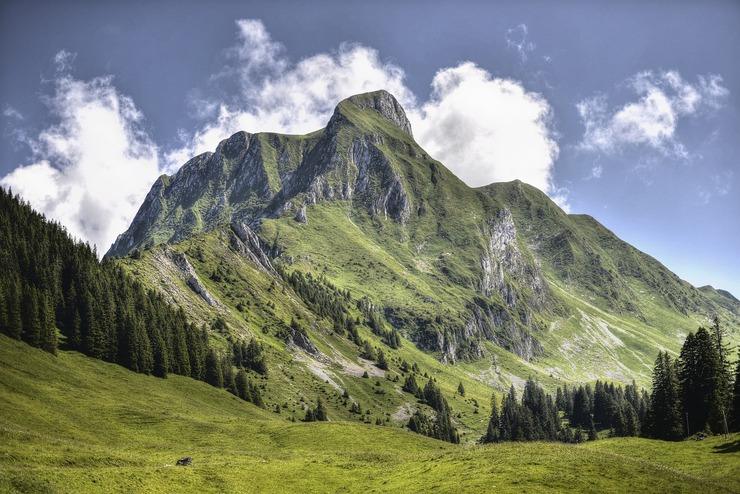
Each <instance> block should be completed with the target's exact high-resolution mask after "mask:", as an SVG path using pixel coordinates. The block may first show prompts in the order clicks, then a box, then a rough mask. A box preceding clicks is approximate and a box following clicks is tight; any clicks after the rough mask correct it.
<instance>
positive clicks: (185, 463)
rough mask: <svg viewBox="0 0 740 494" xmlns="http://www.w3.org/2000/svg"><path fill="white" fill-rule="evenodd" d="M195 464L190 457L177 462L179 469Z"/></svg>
mask: <svg viewBox="0 0 740 494" xmlns="http://www.w3.org/2000/svg"><path fill="white" fill-rule="evenodd" d="M192 464H193V459H192V458H191V457H190V456H185V457H183V458H180V459H179V460H177V466H178V467H189V466H190V465H192Z"/></svg>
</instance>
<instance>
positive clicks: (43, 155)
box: [0, 55, 159, 254]
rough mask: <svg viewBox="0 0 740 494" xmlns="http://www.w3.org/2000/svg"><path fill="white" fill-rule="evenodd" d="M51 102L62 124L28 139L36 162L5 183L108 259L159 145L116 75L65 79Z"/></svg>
mask: <svg viewBox="0 0 740 494" xmlns="http://www.w3.org/2000/svg"><path fill="white" fill-rule="evenodd" d="M56 58H59V56H58V57H56ZM62 58H64V59H65V60H69V59H70V56H69V55H65V56H64V57H62ZM47 103H48V104H49V108H50V111H51V113H52V115H53V116H54V117H55V118H56V119H57V120H58V123H57V124H56V125H52V126H50V127H48V128H46V129H44V130H43V131H42V132H41V133H40V134H38V136H36V137H35V138H31V139H29V142H28V144H30V145H31V149H32V151H33V154H34V161H33V162H32V163H30V164H28V165H25V166H20V167H18V168H16V169H15V170H13V171H12V172H11V173H9V174H8V175H6V176H5V177H3V178H2V180H0V184H2V185H3V186H4V187H12V189H13V190H14V191H15V192H18V193H20V194H21V195H22V196H23V197H24V198H25V199H26V200H28V201H29V202H30V203H31V205H32V206H33V207H34V208H36V209H37V210H39V211H40V212H42V213H44V214H46V215H47V216H48V217H50V218H53V219H55V220H58V221H59V222H61V223H62V224H63V225H64V226H66V227H67V229H68V230H69V232H70V233H71V234H72V235H73V236H75V237H78V238H81V239H83V240H87V241H89V242H91V243H92V244H95V245H96V246H97V247H98V251H99V252H100V253H101V254H102V253H104V251H105V250H107V248H108V246H109V245H110V244H111V243H112V241H113V240H114V239H115V237H116V235H117V234H119V233H121V232H123V231H124V230H125V229H126V228H127V227H128V225H129V223H130V221H131V219H132V218H133V216H134V214H135V213H136V211H137V209H138V207H139V205H140V204H141V202H142V201H143V199H144V196H145V195H146V192H147V191H148V190H149V187H150V186H151V184H152V182H153V181H154V180H155V179H156V177H157V176H158V174H159V161H158V158H157V147H156V146H155V145H154V144H153V143H152V142H151V140H150V139H149V138H148V137H147V135H146V134H145V133H143V132H142V131H141V130H140V128H139V124H140V122H141V120H142V118H143V117H142V114H141V113H140V112H139V111H138V110H137V108H136V106H135V105H134V103H133V101H132V100H131V99H130V98H128V97H126V96H124V95H121V94H120V93H119V92H118V91H117V90H116V88H115V87H114V86H113V84H112V80H111V78H110V77H99V78H95V79H92V80H90V81H80V80H76V79H74V78H72V77H71V76H70V75H69V74H67V73H63V74H60V75H59V77H58V79H57V80H56V81H55V92H54V94H53V95H52V96H51V97H50V98H48V100H47Z"/></svg>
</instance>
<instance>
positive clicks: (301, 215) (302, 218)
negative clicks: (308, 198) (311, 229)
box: [295, 204, 308, 224]
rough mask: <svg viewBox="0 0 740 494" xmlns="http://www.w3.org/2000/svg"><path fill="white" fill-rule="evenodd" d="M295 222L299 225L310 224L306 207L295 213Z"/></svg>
mask: <svg viewBox="0 0 740 494" xmlns="http://www.w3.org/2000/svg"><path fill="white" fill-rule="evenodd" d="M295 220H296V221H297V222H298V223H303V224H306V223H308V217H307V216H306V205H305V204H304V205H303V206H301V207H300V208H299V209H298V211H296V213H295Z"/></svg>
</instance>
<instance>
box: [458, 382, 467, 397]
mask: <svg viewBox="0 0 740 494" xmlns="http://www.w3.org/2000/svg"><path fill="white" fill-rule="evenodd" d="M457 394H459V395H460V396H465V386H463V383H462V381H460V384H458V385H457Z"/></svg>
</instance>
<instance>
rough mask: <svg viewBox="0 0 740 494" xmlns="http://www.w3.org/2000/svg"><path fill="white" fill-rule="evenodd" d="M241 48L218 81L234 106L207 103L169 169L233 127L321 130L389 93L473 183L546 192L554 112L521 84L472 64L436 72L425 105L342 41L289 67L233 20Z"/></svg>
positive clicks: (259, 31) (248, 24)
mask: <svg viewBox="0 0 740 494" xmlns="http://www.w3.org/2000/svg"><path fill="white" fill-rule="evenodd" d="M237 27H238V33H239V44H238V45H237V46H235V47H233V48H232V49H231V50H230V54H231V56H232V57H233V58H234V63H233V66H231V67H228V68H227V69H226V70H224V71H223V72H222V73H220V74H219V79H220V78H223V77H224V76H236V78H237V80H238V81H239V84H240V91H239V93H240V97H239V98H238V99H237V100H236V101H235V102H230V103H227V102H224V101H218V102H213V101H203V102H201V107H203V108H206V109H207V108H213V107H216V108H218V110H217V112H216V117H215V118H214V119H213V120H212V121H210V122H208V123H206V124H205V125H204V126H203V127H202V128H201V129H199V130H198V131H197V132H195V133H193V134H192V135H191V136H190V138H188V139H186V142H185V144H184V146H182V147H181V148H180V149H177V150H174V151H172V152H170V153H169V154H168V156H167V160H166V161H167V163H168V168H169V169H176V168H177V167H179V166H180V165H182V163H183V162H184V161H185V160H186V159H188V158H189V157H191V156H193V155H195V154H198V153H201V152H204V151H211V150H213V149H214V148H215V147H216V145H217V144H218V142H219V141H220V140H221V139H224V138H226V137H228V136H229V135H231V134H233V133H234V132H237V131H239V130H246V131H248V132H256V131H275V132H285V133H305V132H309V131H312V130H316V129H318V128H321V127H323V126H325V125H326V123H327V121H328V120H329V117H330V116H331V113H332V111H333V110H334V107H335V106H336V104H337V103H338V102H339V101H340V100H342V99H344V98H346V97H349V96H351V95H353V94H357V93H362V92H366V91H372V90H376V89H386V90H388V91H389V92H391V93H392V94H393V95H395V96H396V98H397V99H398V100H399V102H400V103H401V105H403V106H404V108H405V109H406V111H407V113H408V115H409V118H410V120H411V122H412V127H413V128H414V135H415V137H416V138H417V140H418V141H419V143H420V144H421V145H422V146H423V147H424V148H425V149H427V151H429V153H430V154H431V155H432V156H434V157H435V158H437V159H439V160H440V161H442V162H443V163H444V164H445V165H446V166H448V167H450V168H451V169H452V171H453V172H455V173H456V174H457V175H458V176H460V178H462V179H463V180H464V181H466V182H467V183H468V184H469V185H472V186H480V185H487V184H489V183H491V182H494V181H503V180H513V179H515V178H519V179H521V180H524V181H526V182H528V183H530V184H532V185H534V186H536V187H539V188H540V189H542V190H544V191H550V190H551V171H552V165H553V161H554V159H555V158H556V156H557V154H558V146H557V144H556V142H555V140H554V138H553V133H552V130H551V128H550V113H551V110H550V106H549V104H548V103H547V101H546V100H545V99H544V98H543V97H542V96H540V95H538V94H536V93H531V92H527V91H526V90H525V89H524V88H523V87H522V85H521V84H520V83H519V82H516V81H512V80H508V79H498V78H493V77H492V76H491V75H490V74H489V73H488V72H486V71H485V70H483V69H481V68H480V67H477V66H476V65H475V64H473V63H471V62H465V63H461V64H460V65H458V66H456V67H451V68H445V69H441V70H440V71H438V72H437V74H436V75H435V77H434V80H433V81H432V96H431V98H430V100H429V101H427V102H425V103H423V104H417V102H416V98H415V96H414V94H413V93H412V92H411V90H410V89H409V88H408V87H407V86H406V85H405V83H404V75H405V74H404V71H403V70H402V69H401V68H400V67H398V66H396V65H394V64H391V63H386V62H383V61H382V60H381V59H380V56H379V54H378V52H377V51H376V50H374V49H372V48H368V47H365V46H362V45H358V44H343V45H341V46H340V47H339V49H338V50H337V51H336V52H334V53H320V54H317V55H313V56H310V57H307V58H304V59H302V60H299V61H298V62H295V63H291V62H290V61H289V60H288V59H287V58H285V57H284V56H283V52H284V49H283V47H282V46H281V45H280V44H279V43H276V42H275V41H273V40H272V39H271V37H270V36H269V33H267V31H266V30H265V27H264V25H263V24H262V23H261V22H260V21H255V20H248V21H245V20H241V21H238V22H237Z"/></svg>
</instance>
